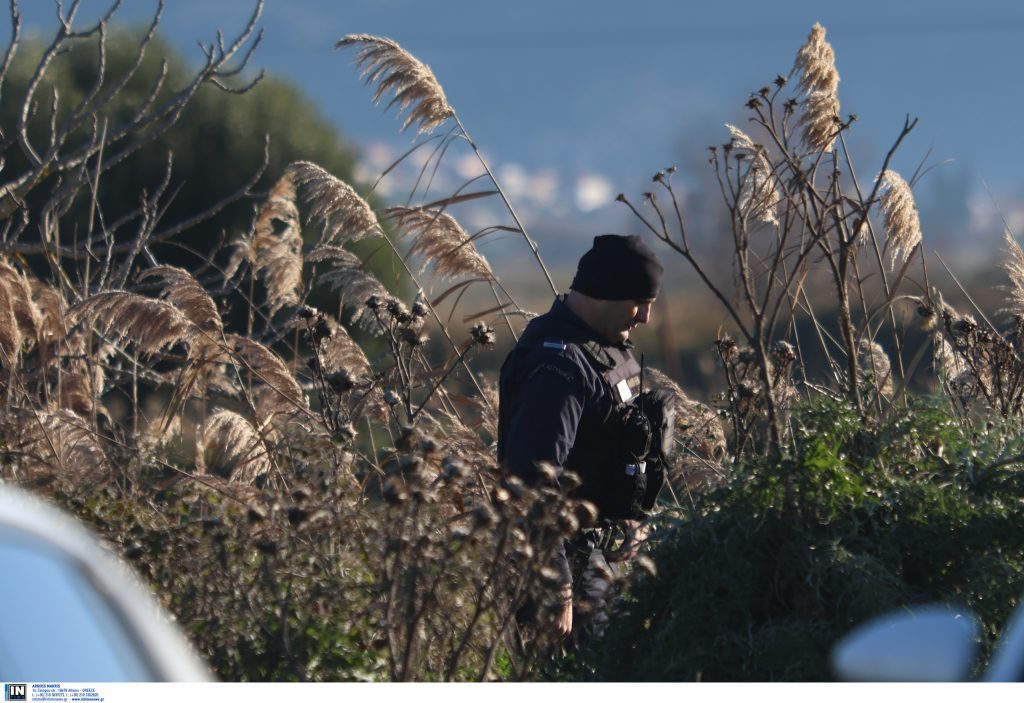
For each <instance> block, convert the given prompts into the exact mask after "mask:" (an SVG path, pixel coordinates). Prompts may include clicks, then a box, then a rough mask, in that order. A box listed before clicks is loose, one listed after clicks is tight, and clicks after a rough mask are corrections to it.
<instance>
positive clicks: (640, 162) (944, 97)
mask: <svg viewBox="0 0 1024 703" xmlns="http://www.w3.org/2000/svg"><path fill="white" fill-rule="evenodd" d="M69 1H70V0H66V2H69ZM22 4H23V8H22V9H23V12H24V14H25V23H26V25H27V27H29V28H36V29H40V30H44V33H49V32H52V31H53V28H54V20H53V17H54V10H53V7H52V4H51V3H49V2H48V0H30V1H25V0H23V2H22ZM107 5H108V3H107V2H97V1H95V0H83V5H82V8H83V9H82V22H83V23H84V22H86V21H87V20H88V19H89V18H90V17H95V16H96V15H97V13H98V12H99V9H100V8H103V7H106V6H107ZM254 6H255V2H254V1H253V0H220V1H219V2H211V1H210V0H167V8H166V10H165V17H164V21H163V23H162V26H163V31H164V33H165V35H166V36H167V37H168V38H169V39H170V40H171V41H172V42H173V43H174V44H175V45H176V46H177V47H178V48H179V49H180V50H182V52H183V53H184V54H185V55H186V56H187V57H191V58H192V59H193V60H198V59H199V58H200V56H201V55H200V53H199V49H198V48H197V46H196V42H198V41H210V40H212V39H213V38H214V36H215V29H216V28H220V29H223V30H224V31H225V33H226V34H228V35H229V36H230V35H232V34H233V33H234V32H236V31H237V30H238V29H239V28H240V27H241V26H242V24H243V23H244V21H245V20H246V19H247V17H248V16H249V14H250V13H251V12H252V9H253V7H254ZM154 7H155V1H154V0H124V6H123V8H122V9H121V10H120V11H119V14H118V17H119V18H121V21H123V22H125V23H128V24H131V23H138V22H140V21H142V20H144V19H146V18H147V17H148V16H149V15H150V14H151V13H152V11H153V8H154ZM815 22H820V23H821V24H822V25H824V26H825V27H826V29H827V31H828V35H827V38H828V40H829V42H830V43H831V44H832V46H833V47H834V49H835V52H836V64H837V68H838V71H839V74H840V78H841V82H840V88H839V95H840V101H841V105H842V110H843V112H844V114H849V113H856V114H857V115H858V122H857V123H856V124H855V125H854V129H853V131H852V132H851V134H850V136H849V140H850V144H851V146H852V147H853V149H854V152H855V154H857V155H858V156H859V158H860V163H861V164H863V167H862V168H863V171H864V173H874V170H877V168H878V166H879V165H880V164H881V160H882V158H883V156H884V154H885V152H886V151H887V149H888V146H889V145H890V143H891V142H892V140H893V139H894V138H895V137H896V135H897V134H898V133H899V130H900V128H901V126H902V124H903V121H904V118H905V116H907V115H910V116H912V117H917V118H919V119H920V121H919V124H918V126H917V128H916V129H915V130H914V132H913V133H912V134H911V136H910V137H909V138H908V139H907V140H906V142H905V143H904V145H903V147H902V148H901V151H900V152H899V153H898V154H897V157H896V159H895V161H894V163H893V167H894V168H895V169H896V170H897V171H899V172H901V173H905V174H909V173H912V172H913V171H914V170H915V169H916V168H917V167H918V165H919V164H920V163H921V162H922V160H925V159H926V160H927V163H928V164H930V165H933V166H934V168H933V169H932V170H931V171H930V172H929V173H928V175H927V177H926V178H924V179H923V180H922V181H921V183H920V184H918V185H917V186H916V189H915V192H916V195H917V199H918V205H919V208H920V209H921V212H922V221H923V225H924V229H925V237H926V239H927V238H928V237H929V232H933V233H934V243H935V246H936V247H937V248H939V249H942V248H944V247H956V248H958V249H959V250H960V251H964V250H966V251H972V250H979V251H980V250H982V249H985V250H987V249H998V247H999V246H1000V244H999V239H1000V237H1001V236H1002V233H1001V231H1002V224H1001V221H1002V219H1003V218H1005V219H1006V221H1007V223H1008V224H1009V225H1010V228H1011V230H1012V231H1014V233H1015V234H1016V235H1017V236H1018V237H1024V170H1022V169H1021V162H1022V158H1021V157H1022V155H1024V154H1022V152H1024V136H1022V135H1021V130H1020V124H1021V116H1022V115H1024V80H1022V79H1021V75H1020V71H1021V69H1022V68H1024V60H1022V59H1024V41H1022V39H1024V3H1019V2H1017V1H1016V0H1012V1H1011V0H993V1H981V0H976V1H974V2H970V3H968V2H945V1H932V2H916V1H915V2H906V1H904V2H894V1H892V0H886V1H882V0H859V1H858V2H846V3H834V2H832V3H828V2H822V1H821V0H816V1H813V2H812V1H807V0H796V1H792V2H778V3H766V2H763V1H759V2H753V1H750V0H735V1H733V2H729V3H709V2H683V1H680V0H675V1H669V0H666V1H654V0H631V1H630V2H621V1H615V0H586V1H585V2H584V1H573V0H564V1H562V2H552V1H551V0H517V1H516V2H502V3H497V2H488V1H485V0H446V1H443V2H442V1H440V0H435V1H432V2H431V1H427V0H344V1H342V0H266V6H265V9H264V13H263V18H262V21H261V23H262V26H263V27H264V30H265V36H264V40H263V42H262V45H261V46H260V48H259V49H258V51H257V53H256V55H255V57H254V59H253V65H254V66H257V67H262V68H265V69H266V70H267V71H268V72H269V73H272V74H276V75H279V76H283V77H286V78H289V79H291V80H293V81H294V82H296V83H297V84H298V85H299V86H300V87H302V88H303V89H304V91H305V92H306V93H307V94H308V95H309V96H310V97H311V98H312V99H313V100H314V101H315V103H316V104H317V105H318V106H319V109H321V110H322V111H323V113H324V115H325V116H326V117H327V118H328V119H329V120H330V121H331V122H332V123H333V124H335V125H337V127H338V128H339V130H341V131H342V133H343V134H344V135H345V136H346V138H347V139H348V140H349V141H350V142H351V143H352V144H353V145H354V146H355V147H356V148H357V149H358V150H359V152H360V154H361V168H360V174H361V175H362V176H363V177H364V178H366V179H369V180H371V181H372V180H373V179H374V178H375V177H376V175H379V173H380V172H381V171H382V170H383V168H385V167H386V166H387V165H388V164H389V163H390V162H391V161H392V160H393V159H394V158H396V157H397V156H398V155H400V154H401V153H403V152H404V151H406V150H407V149H408V148H409V147H410V145H411V144H412V143H413V140H414V138H415V135H414V134H413V133H412V132H408V133H401V132H400V130H399V128H400V125H401V122H400V121H399V120H398V118H397V116H396V115H395V114H394V113H390V112H389V113H385V112H384V111H383V109H382V108H381V107H379V106H374V105H373V104H372V103H371V95H372V91H371V90H370V89H369V88H368V87H367V86H365V85H364V84H363V83H362V82H361V81H360V80H359V78H358V73H357V71H356V70H355V67H354V66H353V63H352V61H353V58H354V52H352V51H335V50H334V48H333V47H334V43H335V42H336V41H337V39H339V38H340V37H342V36H344V35H346V34H353V33H366V34H375V35H381V36H388V37H391V38H392V39H394V40H396V41H398V42H399V43H400V44H401V45H402V46H403V47H404V48H406V49H407V50H408V51H410V52H411V53H412V54H413V55H415V56H416V57H417V58H419V59H420V60H421V61H423V62H424V63H426V64H428V65H429V66H430V67H431V68H432V69H433V71H434V73H435V74H436V76H437V77H438V80H439V81H440V83H441V85H442V86H443V88H444V90H445V92H446V94H447V96H448V99H449V102H450V103H451V104H452V105H453V106H454V107H455V109H456V111H457V112H458V114H459V116H460V119H461V120H462V122H463V124H464V125H465V126H466V128H467V131H468V132H469V133H470V134H471V136H472V137H473V139H474V141H475V142H476V143H477V144H478V145H479V146H480V148H481V149H482V151H483V153H484V155H485V158H486V159H487V160H488V162H489V163H490V165H491V166H492V167H493V169H494V171H495V173H496V174H497V175H498V177H499V180H500V181H501V182H502V185H503V186H504V187H505V188H506V190H507V191H508V193H509V195H510V196H511V198H512V199H513V201H514V203H515V204H516V207H517V209H518V210H519V211H520V212H521V214H522V216H523V219H524V220H525V221H526V223H527V226H528V227H529V228H530V229H531V231H533V232H534V236H535V238H537V239H538V240H541V241H542V242H543V240H544V239H545V237H544V236H542V235H546V236H547V238H548V239H549V240H553V241H558V242H568V243H569V244H571V245H572V246H571V247H569V248H570V249H575V250H576V251H578V250H579V246H577V245H578V244H580V243H581V242H586V241H588V238H589V237H590V236H592V235H593V234H597V233H600V231H620V230H621V229H623V228H625V227H630V226H632V225H631V224H630V223H629V215H628V212H626V211H624V208H623V206H622V205H620V204H616V203H614V198H615V196H616V195H617V194H618V193H619V192H625V193H627V194H638V193H640V192H642V191H644V190H647V189H648V187H647V184H648V183H649V180H650V176H651V175H652V174H653V173H655V172H656V171H657V170H658V169H660V168H663V167H666V166H669V165H672V164H679V165H680V168H681V171H680V177H681V178H682V179H683V182H684V183H685V182H687V180H690V181H692V182H693V183H694V184H696V183H698V182H699V181H700V180H701V178H702V177H704V174H701V173H699V169H700V168H702V163H703V162H704V161H705V159H704V158H703V154H704V153H705V152H704V150H705V149H706V148H707V146H709V145H711V144H720V143H723V142H725V141H727V133H726V131H725V127H724V124H725V123H734V124H737V125H739V126H741V127H743V126H744V125H745V124H746V123H745V120H746V119H747V114H746V111H745V110H744V108H743V104H744V103H745V102H746V100H747V98H748V97H749V95H750V93H751V92H752V91H754V90H757V89H758V88H760V87H761V86H762V85H766V84H768V83H770V81H771V80H772V79H774V78H775V76H776V75H777V74H780V73H781V74H787V73H788V72H789V70H790V68H791V67H792V64H793V58H794V56H795V54H796V51H797V49H798V48H799V47H800V45H801V44H802V43H803V42H804V41H805V39H806V37H807V34H808V32H809V31H810V28H811V26H812V25H813V24H814V23H815ZM8 25H9V23H8ZM7 31H8V30H7V29H6V28H5V27H4V26H3V25H2V24H0V32H3V33H4V34H6V32H7ZM478 169H479V167H478V166H475V165H474V160H473V157H472V154H471V152H469V151H468V150H467V149H463V150H462V152H458V153H455V152H454V151H453V153H451V154H450V155H449V156H448V157H446V166H445V170H444V172H443V173H442V174H440V176H439V178H440V179H441V180H440V181H439V187H444V186H449V185H450V184H457V183H459V181H460V179H462V178H464V177H467V176H471V175H473V174H475V173H476V172H478ZM403 178H404V179H405V180H403ZM408 178H409V176H408V174H406V175H405V176H402V175H401V174H396V175H395V176H393V177H389V178H388V179H385V180H384V181H383V182H382V183H381V185H380V186H379V188H378V190H379V191H380V193H381V194H383V195H385V196H388V197H392V198H396V199H402V198H403V196H404V195H405V194H407V192H408ZM487 216H488V213H485V212H473V211H472V210H471V211H469V212H467V213H466V217H467V218H469V219H472V218H474V217H477V218H480V219H485V218H486V217H487ZM470 224H474V223H472V222H471V223H470ZM551 248H557V247H556V246H554V245H552V246H551Z"/></svg>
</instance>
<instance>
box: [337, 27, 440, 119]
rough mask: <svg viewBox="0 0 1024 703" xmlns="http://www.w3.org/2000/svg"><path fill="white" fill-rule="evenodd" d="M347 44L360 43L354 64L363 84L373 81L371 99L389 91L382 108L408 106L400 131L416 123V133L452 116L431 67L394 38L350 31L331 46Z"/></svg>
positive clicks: (374, 100) (379, 99)
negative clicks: (386, 100) (389, 97)
mask: <svg viewBox="0 0 1024 703" xmlns="http://www.w3.org/2000/svg"><path fill="white" fill-rule="evenodd" d="M348 46H360V49H359V53H358V54H357V55H356V64H357V65H358V66H360V67H361V68H362V69H363V72H362V76H361V77H362V78H363V79H365V80H366V82H367V84H371V83H373V82H374V81H377V89H376V91H375V92H374V94H373V102H374V103H375V104H379V103H380V101H381V99H382V98H383V97H384V96H385V95H386V94H387V93H388V92H391V93H393V97H392V98H391V101H390V102H389V103H388V104H387V106H386V107H385V109H389V108H391V107H393V106H395V105H398V110H399V113H401V112H403V111H405V110H406V109H409V113H408V115H406V118H405V122H404V123H403V124H402V131H405V130H406V129H408V128H409V127H410V126H412V125H414V124H418V127H417V132H418V133H423V132H430V131H433V130H434V128H436V127H437V126H439V125H441V124H442V123H444V122H445V121H446V120H448V119H449V118H451V117H454V115H455V110H453V109H452V107H451V106H450V105H449V104H448V99H447V98H446V97H445V94H444V90H442V88H441V84H440V83H438V82H437V78H435V77H434V73H433V71H431V70H430V68H429V67H428V66H427V65H426V64H424V63H422V62H421V61H419V60H418V59H417V58H416V57H414V56H413V55H412V54H410V53H409V52H407V51H406V50H405V49H403V48H402V47H401V46H399V45H398V43H397V42H395V41H393V40H391V39H388V38H386V37H375V36H371V35H369V34H350V35H348V36H346V37H344V38H342V39H340V40H339V41H338V42H337V44H335V48H341V47H348ZM410 108H411V109H410Z"/></svg>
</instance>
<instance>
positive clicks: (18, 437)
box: [5, 407, 111, 486]
mask: <svg viewBox="0 0 1024 703" xmlns="http://www.w3.org/2000/svg"><path fill="white" fill-rule="evenodd" d="M8 423H9V425H8V427H7V428H5V434H6V435H7V437H8V447H10V449H11V450H12V452H13V455H14V456H16V457H17V463H18V464H20V466H19V468H20V469H21V470H23V471H24V472H25V474H26V475H27V476H29V477H31V478H32V479H34V480H39V481H46V480H48V479H49V478H60V479H64V480H68V481H72V482H73V483H74V484H75V485H76V486H86V485H95V484H97V483H102V482H103V481H105V480H106V479H107V478H108V477H109V476H110V473H111V466H110V463H109V461H108V460H107V456H106V454H105V453H104V451H103V448H102V447H101V446H100V443H99V440H98V438H97V436H96V435H95V433H93V432H92V431H91V430H90V429H89V428H88V426H87V422H86V420H84V419H83V418H82V417H80V416H78V415H76V414H75V413H74V412H72V411H71V410H69V409H66V408H52V407H50V408H42V409H39V410H32V409H23V408H18V409H11V411H10V412H9V414H8Z"/></svg>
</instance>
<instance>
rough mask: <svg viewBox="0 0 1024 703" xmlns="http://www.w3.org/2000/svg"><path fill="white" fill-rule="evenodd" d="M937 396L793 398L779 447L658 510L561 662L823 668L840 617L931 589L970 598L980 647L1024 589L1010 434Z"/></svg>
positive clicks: (634, 674) (667, 676)
mask: <svg viewBox="0 0 1024 703" xmlns="http://www.w3.org/2000/svg"><path fill="white" fill-rule="evenodd" d="M947 408H948V406H944V405H943V403H942V402H940V401H939V400H932V401H928V400H918V401H915V402H914V403H913V404H912V405H911V406H910V407H909V408H906V409H903V410H899V411H895V410H894V411H893V414H892V415H891V416H890V417H888V418H887V419H885V420H883V421H879V422H878V423H877V424H869V425H865V424H864V423H862V422H861V420H860V418H859V417H858V416H857V415H856V413H854V412H852V411H851V409H850V408H848V407H845V406H843V405H840V404H827V403H822V404H816V405H813V406H811V407H805V408H802V409H801V410H800V411H799V412H798V413H797V414H796V417H795V418H794V427H795V432H796V434H797V436H798V441H797V442H796V445H795V446H796V447H797V451H796V453H795V454H794V455H792V456H786V457H784V458H782V459H781V460H778V461H771V460H767V459H756V460H750V461H749V462H748V463H746V464H744V465H743V466H741V467H738V468H737V469H736V471H735V474H734V475H733V477H732V478H731V480H730V481H729V482H728V483H726V484H725V485H723V486H721V487H720V488H718V489H717V490H715V491H713V492H711V493H708V494H706V495H703V496H701V497H700V498H698V500H697V504H696V506H695V508H694V509H693V511H692V512H687V513H686V514H685V515H684V514H672V515H671V516H668V515H666V516H665V517H664V518H663V519H662V520H661V522H660V525H659V531H658V534H657V537H656V543H657V546H656V547H655V549H654V552H653V557H654V559H655V561H656V565H657V576H656V577H650V576H645V577H643V578H639V579H638V580H637V582H636V583H635V584H634V587H633V588H632V590H631V591H630V593H629V596H628V598H626V599H625V600H624V601H623V604H622V608H621V612H620V614H619V616H618V617H617V618H614V626H613V628H612V630H611V631H610V632H609V633H608V635H607V637H606V638H605V639H604V640H603V641H602V642H601V643H600V645H599V646H595V647H593V648H592V649H591V650H589V651H586V652H584V653H583V656H581V657H580V660H581V661H582V662H584V663H583V664H581V665H580V666H581V668H580V670H579V671H575V672H573V675H574V676H589V677H593V678H596V679H602V680H640V681H645V680H646V681H664V680H673V681H694V680H729V681H765V680H790V681H797V680H828V679H830V678H831V672H830V670H829V667H828V655H829V650H830V648H831V647H832V645H833V644H834V643H835V642H836V641H837V640H838V639H839V638H840V637H841V636H842V635H843V634H845V633H846V632H847V631H848V630H850V629H851V628H852V627H854V626H856V625H858V624H860V623H862V622H864V621H865V620H867V619H869V618H870V617H872V616H874V615H878V614H881V613H883V612H886V611H890V610H892V609H896V608H901V607H906V606H912V605H919V604H925V603H932V602H936V601H939V602H943V603H948V604H953V605H959V606H961V607H965V608H969V609H970V610H972V611H973V612H975V613H976V614H977V615H978V616H979V618H980V620H981V621H982V623H983V624H984V642H983V644H985V645H990V644H991V642H992V641H993V639H994V637H995V636H996V634H997V633H998V632H999V630H1000V628H1001V627H1002V626H1003V624H1004V623H1005V620H1006V618H1007V617H1008V616H1009V614H1010V612H1011V611H1012V609H1013V608H1014V606H1015V605H1016V603H1017V599H1018V597H1019V595H1020V593H1021V590H1022V589H1024V533H1022V532H1021V530H1020V529H1019V526H1020V525H1021V522H1022V520H1024V473H1021V462H1024V455H1022V453H1021V449H1022V447H1024V437H1022V435H1021V432H1020V428H1019V427H1017V426H1010V425H1004V424H998V425H997V424H994V423H989V424H987V425H984V426H983V429H981V430H974V429H972V428H971V427H970V426H968V425H966V424H964V423H962V422H960V421H957V420H956V419H954V418H953V417H951V415H950V413H949V411H948V409H947ZM983 649H987V647H984V648H983Z"/></svg>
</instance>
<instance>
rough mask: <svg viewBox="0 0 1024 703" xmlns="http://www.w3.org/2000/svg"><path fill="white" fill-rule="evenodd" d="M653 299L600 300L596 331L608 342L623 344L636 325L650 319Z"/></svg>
mask: <svg viewBox="0 0 1024 703" xmlns="http://www.w3.org/2000/svg"><path fill="white" fill-rule="evenodd" d="M653 303H654V298H648V299H645V300H602V301H601V307H602V310H601V321H600V322H599V323H598V324H599V329H597V330H596V331H597V332H598V333H599V334H600V335H601V336H602V337H604V338H605V339H607V340H608V341H609V342H625V341H626V340H627V339H629V333H630V332H632V331H633V329H634V328H635V327H636V326H637V325H645V324H647V321H648V320H650V319H651V305H652V304H653Z"/></svg>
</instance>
